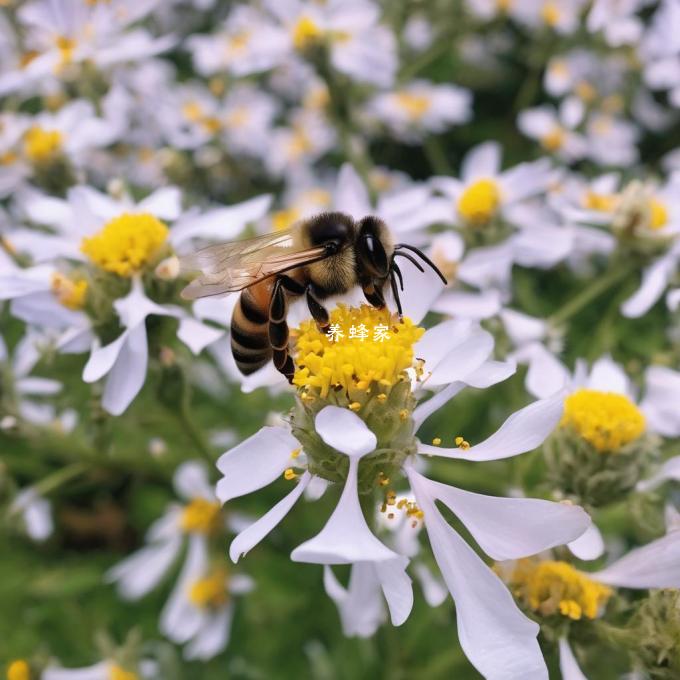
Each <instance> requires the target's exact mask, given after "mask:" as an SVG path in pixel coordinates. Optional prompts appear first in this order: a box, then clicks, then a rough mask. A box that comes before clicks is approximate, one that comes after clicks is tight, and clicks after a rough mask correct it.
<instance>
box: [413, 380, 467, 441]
mask: <svg viewBox="0 0 680 680" xmlns="http://www.w3.org/2000/svg"><path fill="white" fill-rule="evenodd" d="M464 387H465V383H462V382H457V383H451V385H449V386H448V387H445V388H444V389H443V390H441V391H440V392H437V394H435V395H434V396H432V397H430V398H429V399H428V400H427V401H426V402H425V403H424V404H419V405H418V406H417V407H416V408H415V410H414V411H413V429H414V431H415V432H417V431H418V429H419V428H420V426H421V425H422V424H423V423H424V422H425V421H426V420H427V419H428V418H429V417H430V416H431V415H432V414H433V413H434V412H435V411H438V410H439V409H440V408H441V407H442V406H444V404H447V403H448V402H449V401H451V399H453V398H454V397H455V396H456V395H457V394H458V393H459V392H460V391H461V390H462V389H463V388H464Z"/></svg>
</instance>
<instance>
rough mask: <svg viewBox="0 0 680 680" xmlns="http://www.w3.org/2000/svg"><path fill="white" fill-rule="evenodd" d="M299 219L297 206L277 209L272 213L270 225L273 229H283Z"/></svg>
mask: <svg viewBox="0 0 680 680" xmlns="http://www.w3.org/2000/svg"><path fill="white" fill-rule="evenodd" d="M299 219H300V211H299V210H298V209H297V208H284V209H283V210H277V211H276V212H275V213H274V214H273V215H272V226H273V227H274V231H285V230H286V229H289V228H290V227H292V226H293V224H294V223H295V222H297V220H299Z"/></svg>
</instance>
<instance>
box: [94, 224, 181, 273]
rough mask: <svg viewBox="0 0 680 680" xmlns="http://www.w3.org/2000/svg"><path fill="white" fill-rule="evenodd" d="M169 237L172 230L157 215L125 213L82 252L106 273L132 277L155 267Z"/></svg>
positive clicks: (103, 229)
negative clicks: (162, 247)
mask: <svg viewBox="0 0 680 680" xmlns="http://www.w3.org/2000/svg"><path fill="white" fill-rule="evenodd" d="M167 236H168V228H167V227H166V226H165V224H163V222H161V221H160V220H159V219H157V218H156V217H154V216H153V215H150V214H148V213H141V214H137V215H135V214H130V213H124V214H123V215H120V216H119V217H115V218H114V219H112V220H111V221H109V222H107V223H106V224H105V225H104V227H103V228H102V229H101V231H99V232H98V233H97V234H95V235H94V236H91V237H90V238H84V239H83V242H82V244H81V246H80V250H81V251H82V252H83V253H84V254H85V255H87V256H88V257H89V258H90V260H92V262H94V264H96V265H97V266H98V267H101V268H102V269H104V270H105V271H107V272H112V273H113V274H118V276H126V277H129V276H133V275H134V274H136V273H137V272H139V271H140V270H141V269H143V268H144V267H145V266H146V265H149V264H151V263H152V261H153V259H154V256H155V255H156V254H157V253H158V251H159V249H160V248H161V246H162V245H163V244H164V243H165V240H166V238H167Z"/></svg>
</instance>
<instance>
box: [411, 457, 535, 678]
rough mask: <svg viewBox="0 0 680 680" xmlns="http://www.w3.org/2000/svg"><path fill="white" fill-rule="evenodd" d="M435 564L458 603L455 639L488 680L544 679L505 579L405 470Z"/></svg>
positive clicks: (530, 632)
mask: <svg viewBox="0 0 680 680" xmlns="http://www.w3.org/2000/svg"><path fill="white" fill-rule="evenodd" d="M407 474H408V475H409V479H410V481H411V488H412V489H413V491H414V493H415V496H416V500H417V502H418V506H419V507H420V508H421V509H422V510H423V512H424V513H425V519H424V521H425V526H426V528H427V533H428V536H429V539H430V545H431V546H432V551H433V553H434V556H435V559H436V560H437V565H438V566H439V569H440V570H441V572H442V576H443V577H444V581H445V582H446V585H447V587H448V589H449V592H450V593H451V595H452V596H453V599H454V602H455V604H456V619H457V622H458V638H459V640H460V644H461V647H462V648H463V651H464V652H465V654H466V656H467V657H468V659H469V660H470V662H471V663H472V664H473V665H474V666H475V668H477V670H478V671H479V672H480V673H481V674H482V675H483V676H484V677H485V678H486V679H487V680H527V678H532V680H547V679H548V670H547V668H546V665H545V661H544V660H543V657H542V655H541V650H540V648H539V646H538V642H537V640H536V637H537V635H538V632H539V627H538V625H537V624H536V623H534V622H532V621H530V620H529V619H528V618H526V617H525V616H524V615H523V614H522V613H521V612H520V610H519V609H518V608H517V605H516V604H515V601H514V600H513V598H512V595H511V594H510V592H509V591H508V589H507V588H506V587H505V586H504V585H503V582H502V581H501V580H500V579H499V578H498V576H496V574H494V573H493V572H492V571H491V570H490V569H489V568H488V567H487V566H486V565H485V564H484V562H482V560H481V559H480V558H479V557H478V556H477V555H476V553H475V552H474V551H473V550H472V549H471V548H470V547H469V546H468V545H467V544H466V543H465V541H463V539H462V538H461V537H460V536H459V535H458V534H457V533H456V532H455V531H454V530H453V529H452V528H451V527H450V526H449V525H448V524H447V522H446V521H445V519H444V518H443V517H442V515H441V513H440V512H439V510H438V509H437V507H436V505H435V503H434V500H433V499H432V498H430V497H429V495H428V494H427V491H426V490H425V489H424V488H423V487H422V486H421V485H420V484H419V481H418V479H417V478H415V477H414V478H411V477H412V470H410V471H409V470H407Z"/></svg>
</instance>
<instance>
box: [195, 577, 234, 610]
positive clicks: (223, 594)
mask: <svg viewBox="0 0 680 680" xmlns="http://www.w3.org/2000/svg"><path fill="white" fill-rule="evenodd" d="M189 599H190V600H191V602H192V603H193V604H194V605H196V606H197V607H200V608H201V609H208V608H213V609H217V608H218V607H221V606H223V605H225V604H226V603H227V601H228V600H229V592H228V590H227V572H226V571H225V570H224V569H221V568H220V569H215V570H214V571H213V572H212V573H211V574H209V575H208V576H206V577H205V578H201V579H198V581H194V583H192V584H191V587H190V589H189Z"/></svg>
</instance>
